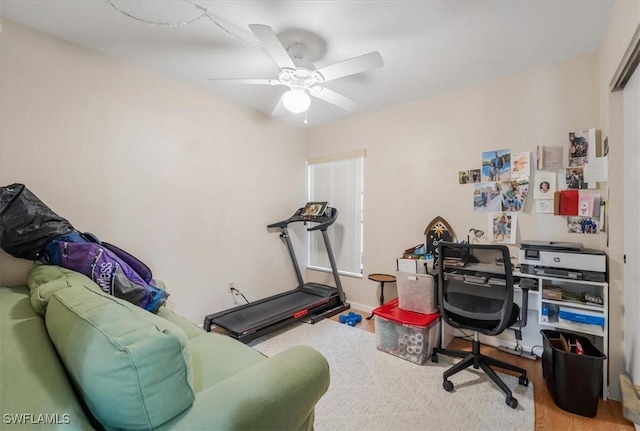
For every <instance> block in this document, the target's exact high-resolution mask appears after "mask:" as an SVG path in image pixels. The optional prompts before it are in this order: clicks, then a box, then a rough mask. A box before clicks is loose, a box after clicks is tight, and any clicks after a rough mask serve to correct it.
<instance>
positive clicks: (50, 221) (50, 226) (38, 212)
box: [0, 184, 74, 260]
mask: <svg viewBox="0 0 640 431" xmlns="http://www.w3.org/2000/svg"><path fill="white" fill-rule="evenodd" d="M73 230H74V229H73V226H72V225H71V223H69V221H68V220H67V219H65V218H62V217H60V216H59V215H58V214H56V213H55V212H53V211H52V210H51V209H50V208H49V207H48V206H46V205H45V204H44V203H43V202H42V201H41V200H40V199H38V197H37V196H36V195H34V194H33V193H32V192H31V191H30V190H29V189H28V188H27V187H26V186H25V185H24V184H11V185H9V186H6V187H0V247H1V248H2V249H3V250H4V251H6V252H7V253H9V254H10V255H12V256H14V257H18V258H22V259H29V260H36V259H38V258H39V257H40V256H41V254H42V250H43V249H44V245H45V244H46V243H47V242H48V241H49V240H50V239H51V238H53V237H56V236H58V235H64V234H67V233H69V232H72V231H73Z"/></svg>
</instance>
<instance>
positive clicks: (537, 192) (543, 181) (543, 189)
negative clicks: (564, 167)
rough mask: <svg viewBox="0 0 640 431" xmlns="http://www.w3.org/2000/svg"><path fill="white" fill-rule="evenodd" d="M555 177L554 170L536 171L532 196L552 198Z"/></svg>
mask: <svg viewBox="0 0 640 431" xmlns="http://www.w3.org/2000/svg"><path fill="white" fill-rule="evenodd" d="M556 177H557V175H556V173H555V172H543V171H538V172H536V179H535V183H534V189H533V198H534V199H553V194H554V193H555V192H556Z"/></svg>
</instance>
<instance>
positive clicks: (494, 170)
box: [481, 150, 511, 183]
mask: <svg viewBox="0 0 640 431" xmlns="http://www.w3.org/2000/svg"><path fill="white" fill-rule="evenodd" d="M510 178H511V150H491V151H485V152H483V153H482V169H481V181H482V182H483V183H488V182H491V181H507V180H509V179H510Z"/></svg>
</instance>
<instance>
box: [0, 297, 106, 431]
mask: <svg viewBox="0 0 640 431" xmlns="http://www.w3.org/2000/svg"><path fill="white" fill-rule="evenodd" d="M0 334H1V335H2V336H1V337H0V416H2V421H0V430H5V429H7V430H9V429H15V430H26V429H41V430H52V429H66V430H72V429H73V430H76V429H77V430H91V429H94V428H93V427H92V426H91V422H90V421H89V419H88V418H87V416H86V415H85V413H84V411H83V409H82V406H81V404H80V403H79V402H78V400H77V398H76V395H75V393H74V391H73V387H72V386H71V383H70V382H69V380H68V379H67V374H66V373H65V371H64V368H63V367H62V364H61V363H60V361H59V360H58V355H57V354H56V350H55V348H54V347H53V344H51V341H49V336H48V335H47V329H46V327H45V325H44V320H43V319H42V317H41V316H39V315H38V314H37V313H36V312H35V311H34V310H33V308H32V307H31V304H30V303H29V289H28V288H27V287H26V286H22V287H0ZM45 415H46V416H45Z"/></svg>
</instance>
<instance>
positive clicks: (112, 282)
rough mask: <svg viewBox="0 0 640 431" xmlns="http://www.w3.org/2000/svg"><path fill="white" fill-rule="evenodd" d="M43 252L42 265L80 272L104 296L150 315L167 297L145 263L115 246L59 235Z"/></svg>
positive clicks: (75, 234) (89, 238)
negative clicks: (111, 297)
mask: <svg viewBox="0 0 640 431" xmlns="http://www.w3.org/2000/svg"><path fill="white" fill-rule="evenodd" d="M92 241H93V242H92ZM44 251H45V258H44V259H43V261H44V262H45V263H48V264H52V265H58V266H62V267H64V268H69V269H72V270H74V271H77V272H80V273H82V274H84V275H86V276H87V277H89V278H91V279H92V280H93V281H95V282H96V283H97V284H98V286H100V288H101V289H102V290H103V291H104V292H105V293H107V294H109V295H113V296H115V297H117V298H122V299H124V300H126V301H128V302H131V303H132V304H135V305H137V306H139V307H141V308H144V309H145V310H147V311H150V312H152V313H155V312H156V311H158V308H160V306H161V305H162V304H164V303H165V302H166V300H167V297H168V296H169V294H168V293H166V292H165V291H163V290H161V289H158V288H157V287H156V286H155V285H154V283H153V279H152V274H151V270H150V269H149V267H147V266H146V265H145V264H144V263H142V262H141V261H140V260H138V259H136V258H135V257H133V256H131V255H130V254H129V253H127V252H125V251H124V250H121V249H119V248H118V247H116V246H114V245H111V244H107V243H101V242H99V241H98V239H97V238H96V237H95V236H93V235H91V234H85V235H82V234H80V233H79V232H77V231H75V232H72V233H70V234H66V235H61V236H58V237H56V238H54V239H52V240H51V241H49V242H48V243H47V245H46V246H45V248H44ZM138 271H139V272H138Z"/></svg>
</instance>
